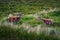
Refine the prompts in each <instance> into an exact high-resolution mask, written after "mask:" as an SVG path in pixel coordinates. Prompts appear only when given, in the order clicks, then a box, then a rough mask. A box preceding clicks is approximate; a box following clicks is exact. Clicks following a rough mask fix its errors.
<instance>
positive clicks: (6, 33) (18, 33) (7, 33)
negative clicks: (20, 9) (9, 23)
mask: <svg viewBox="0 0 60 40" xmlns="http://www.w3.org/2000/svg"><path fill="white" fill-rule="evenodd" d="M3 38H4V39H3ZM11 38H12V39H15V40H60V38H58V37H54V36H48V35H45V34H44V33H42V34H39V35H37V34H35V33H27V31H24V30H23V28H18V29H16V30H15V29H11V28H9V27H6V26H0V39H3V40H8V39H9V40H12V39H11Z"/></svg>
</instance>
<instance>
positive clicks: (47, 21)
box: [35, 14, 53, 26]
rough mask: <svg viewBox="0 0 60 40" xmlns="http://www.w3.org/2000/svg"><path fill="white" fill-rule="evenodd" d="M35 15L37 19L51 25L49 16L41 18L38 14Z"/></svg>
mask: <svg viewBox="0 0 60 40" xmlns="http://www.w3.org/2000/svg"><path fill="white" fill-rule="evenodd" d="M35 17H36V18H37V19H38V20H41V21H42V22H43V23H44V24H46V25H51V26H52V25H53V21H52V19H50V18H48V17H47V18H42V17H41V16H39V15H37V14H36V15H35Z"/></svg>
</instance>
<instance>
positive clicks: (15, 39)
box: [0, 0, 60, 40]
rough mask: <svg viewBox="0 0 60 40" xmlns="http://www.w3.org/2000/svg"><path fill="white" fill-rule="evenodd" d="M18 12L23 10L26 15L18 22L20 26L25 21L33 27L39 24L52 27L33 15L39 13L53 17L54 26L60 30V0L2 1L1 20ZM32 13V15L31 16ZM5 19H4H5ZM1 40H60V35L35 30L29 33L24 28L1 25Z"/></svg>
mask: <svg viewBox="0 0 60 40" xmlns="http://www.w3.org/2000/svg"><path fill="white" fill-rule="evenodd" d="M54 8H56V10H58V11H53V12H48V13H47V15H45V14H46V13H42V14H40V13H38V12H40V11H43V10H50V9H54ZM16 12H18V13H19V12H22V14H24V16H23V17H22V18H21V20H20V21H19V22H18V23H17V25H19V27H20V26H21V25H22V24H23V23H27V24H29V25H30V26H31V27H36V26H37V25H42V27H50V26H49V25H46V26H45V25H44V23H43V22H41V21H40V20H37V19H36V18H35V17H34V16H33V15H34V14H36V13H37V14H39V15H40V16H42V17H43V18H46V17H49V18H51V19H53V22H54V26H53V27H54V28H59V30H60V0H7V1H2V0H1V1H0V22H1V20H3V18H5V17H7V16H8V15H9V14H14V13H16ZM29 15H32V16H29ZM3 21H4V20H3ZM0 40H60V37H57V36H53V35H46V34H45V33H41V34H39V35H37V34H36V33H35V32H30V33H28V32H27V31H26V30H24V29H23V28H18V29H13V28H10V26H4V25H3V26H1V25H0Z"/></svg>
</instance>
